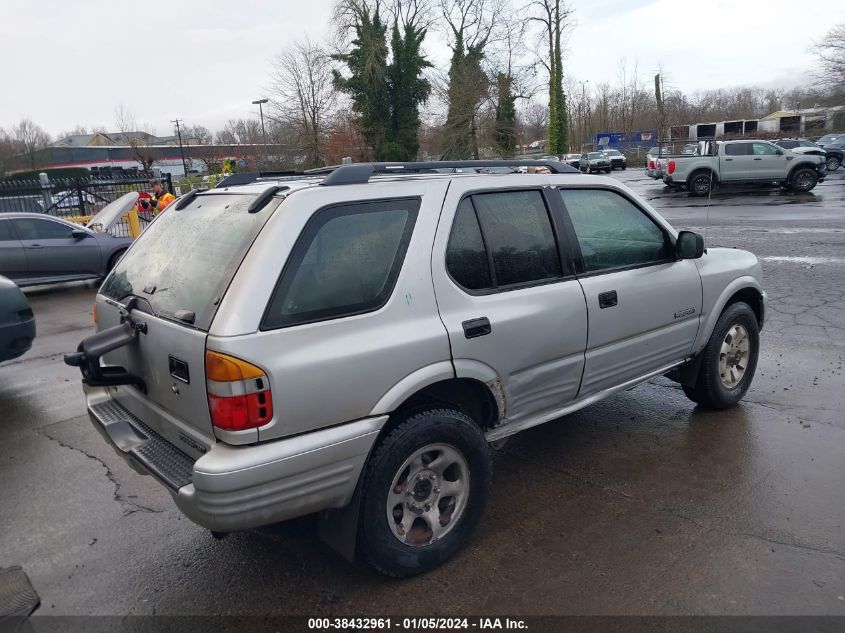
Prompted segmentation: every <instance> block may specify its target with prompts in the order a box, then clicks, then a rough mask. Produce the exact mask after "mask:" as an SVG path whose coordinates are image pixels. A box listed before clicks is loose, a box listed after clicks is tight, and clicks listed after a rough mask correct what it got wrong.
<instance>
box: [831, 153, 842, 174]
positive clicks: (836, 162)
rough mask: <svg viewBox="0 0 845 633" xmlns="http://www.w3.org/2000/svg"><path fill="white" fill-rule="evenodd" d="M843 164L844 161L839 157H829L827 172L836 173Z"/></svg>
mask: <svg viewBox="0 0 845 633" xmlns="http://www.w3.org/2000/svg"><path fill="white" fill-rule="evenodd" d="M841 164H842V160H841V159H840V158H839V157H838V156H828V157H827V170H828V171H836V170H837V169H839V166H840V165H841Z"/></svg>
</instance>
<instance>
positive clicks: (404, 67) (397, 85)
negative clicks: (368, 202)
mask: <svg viewBox="0 0 845 633" xmlns="http://www.w3.org/2000/svg"><path fill="white" fill-rule="evenodd" d="M425 34H426V31H425V29H422V28H419V27H417V26H416V25H413V24H405V25H403V26H402V28H401V29H400V27H399V25H398V23H396V22H394V23H393V32H392V35H391V38H390V46H391V49H392V52H393V60H392V62H391V63H390V65H389V66H388V69H387V94H388V103H389V107H390V111H391V112H390V128H389V130H388V134H387V141H386V143H385V146H384V151H383V154H382V155H381V156H379V157H377V158H378V160H396V161H408V160H413V159H415V158H416V157H417V153H418V152H419V149H420V143H419V130H420V105H421V104H422V103H424V102H425V100H426V99H428V95H429V93H430V92H431V84H430V83H429V82H428V80H427V79H426V78H425V77H423V75H422V73H423V70H424V69H425V68H428V67H429V66H431V63H429V62H428V60H426V59H425V57H424V56H423V55H422V43H423V40H424V39H425Z"/></svg>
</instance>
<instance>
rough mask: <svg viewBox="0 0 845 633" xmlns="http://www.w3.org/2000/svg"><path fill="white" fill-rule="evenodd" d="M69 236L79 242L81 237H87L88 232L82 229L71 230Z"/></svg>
mask: <svg viewBox="0 0 845 633" xmlns="http://www.w3.org/2000/svg"><path fill="white" fill-rule="evenodd" d="M70 236H71V237H72V238H73V239H75V240H81V239H82V238H83V237H88V231H83V230H82V229H73V230H72V231H71V232H70Z"/></svg>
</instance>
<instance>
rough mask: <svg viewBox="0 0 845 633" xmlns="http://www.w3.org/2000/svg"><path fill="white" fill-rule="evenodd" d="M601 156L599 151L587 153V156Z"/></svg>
mask: <svg viewBox="0 0 845 633" xmlns="http://www.w3.org/2000/svg"><path fill="white" fill-rule="evenodd" d="M601 157H602V153H601V152H590V153H589V154H587V158H601Z"/></svg>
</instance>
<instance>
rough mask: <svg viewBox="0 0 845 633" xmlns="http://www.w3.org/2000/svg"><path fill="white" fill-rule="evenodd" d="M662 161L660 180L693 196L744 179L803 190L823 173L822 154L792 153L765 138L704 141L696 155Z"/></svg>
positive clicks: (817, 181) (739, 182) (818, 180)
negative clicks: (761, 139)
mask: <svg viewBox="0 0 845 633" xmlns="http://www.w3.org/2000/svg"><path fill="white" fill-rule="evenodd" d="M664 161H665V163H666V164H665V166H664V168H663V182H665V183H666V184H667V185H669V186H674V187H684V188H686V189H688V190H689V192H690V195H693V196H706V195H707V194H708V193H710V189H711V187H714V186H718V185H732V184H747V183H756V184H772V185H774V186H781V187H785V188H788V189H792V190H794V191H801V192H806V191H810V190H811V189H813V187H815V186H816V184H817V183H819V182H822V181H823V180H824V178H825V176H826V175H827V167H826V165H825V159H824V157H823V156H811V155H806V154H803V155H802V154H796V153H794V152H792V151H790V150H788V149H782V148H780V147H778V146H777V145H775V144H774V143H769V142H768V141H753V140H752V141H717V142H711V141H707V142H702V143H701V144H700V147H699V154H698V155H694V156H673V157H671V158H669V159H664V160H662V161H661V162H664Z"/></svg>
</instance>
